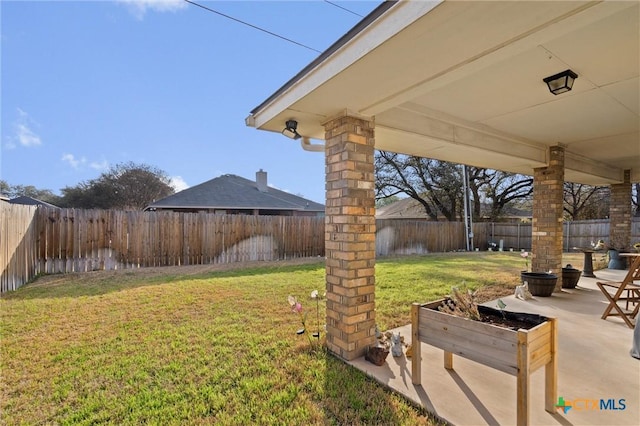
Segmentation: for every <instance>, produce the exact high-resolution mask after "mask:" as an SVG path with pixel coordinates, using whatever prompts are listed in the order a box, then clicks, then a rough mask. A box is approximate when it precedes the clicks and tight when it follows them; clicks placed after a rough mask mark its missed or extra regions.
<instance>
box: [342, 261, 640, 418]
mask: <svg viewBox="0 0 640 426" xmlns="http://www.w3.org/2000/svg"><path fill="white" fill-rule="evenodd" d="M624 275H625V271H619V270H608V269H607V270H600V271H597V276H598V278H587V277H581V278H580V281H579V283H578V286H577V287H576V288H575V289H571V290H563V291H562V292H560V293H556V294H554V296H553V297H538V298H535V299H534V300H527V301H524V300H521V299H516V298H515V297H513V296H509V297H505V298H503V299H502V300H503V301H504V302H505V303H506V305H507V308H505V309H507V310H511V311H517V312H530V313H537V314H541V315H543V316H552V317H556V318H558V348H557V349H558V384H557V386H558V388H557V389H558V397H562V398H563V399H564V400H565V401H566V402H569V403H571V404H573V407H572V408H571V409H569V410H568V411H567V412H566V413H564V412H563V410H562V409H558V410H557V412H556V413H555V414H551V413H548V412H547V411H545V409H544V406H545V400H544V390H545V385H544V379H545V375H544V369H541V370H538V371H536V372H534V373H533V375H532V384H531V394H530V401H529V404H530V423H531V424H534V425H637V424H640V406H639V405H638V404H639V402H640V386H639V384H640V362H639V361H638V360H637V359H634V358H632V357H631V356H630V355H629V350H630V349H631V345H632V337H633V330H631V329H630V328H629V327H627V326H626V324H625V323H624V322H623V321H622V320H621V319H620V318H611V317H609V318H608V319H607V320H602V319H600V317H601V315H602V312H603V311H604V309H605V308H606V306H607V300H606V299H605V297H604V296H603V295H602V293H601V292H600V290H599V289H598V288H597V286H596V281H598V280H612V281H620V280H621V279H622V278H623V276H624ZM486 305H487V306H492V307H495V306H496V302H495V301H494V302H489V303H487V304H486ZM393 331H394V332H396V333H397V332H400V333H401V334H402V335H403V336H405V340H406V341H407V342H409V341H410V340H411V326H410V325H407V326H404V327H400V328H398V329H395V330H393ZM443 359H444V353H443V351H442V350H440V349H437V348H435V347H432V346H429V345H427V344H424V343H422V385H421V386H415V385H413V384H412V379H413V378H412V376H411V359H410V358H407V357H405V356H402V357H397V358H394V357H392V356H391V355H389V356H388V357H387V361H386V363H385V364H384V365H383V366H380V367H378V366H376V365H374V364H372V363H370V362H368V361H366V360H365V359H364V358H357V359H355V360H353V361H349V363H350V364H351V365H353V366H354V367H356V368H358V369H360V370H362V371H363V372H364V373H366V374H367V375H369V376H371V377H372V378H374V379H375V380H377V381H378V382H380V383H381V384H383V385H384V386H388V387H389V388H390V389H393V390H394V391H396V392H399V393H401V394H402V395H404V396H406V397H407V398H409V399H410V400H412V401H414V402H415V403H417V404H418V405H420V406H423V407H425V408H426V409H427V410H428V411H429V412H431V413H433V414H435V415H436V416H438V417H439V418H441V419H443V420H445V421H447V422H449V423H451V424H456V425H474V426H475V425H484V424H489V425H496V424H502V425H508V424H516V380H515V378H514V376H511V375H509V374H507V373H502V372H499V371H497V370H494V369H491V368H489V367H485V366H483V365H481V364H478V363H476V362H473V361H468V360H466V359H464V358H461V357H457V356H454V370H453V371H450V370H446V369H445V368H444V367H443ZM601 399H602V400H605V401H607V403H608V401H609V400H613V401H615V404H614V405H615V408H612V407H613V406H612V405H609V409H601V408H600V400H601ZM593 401H596V402H593Z"/></svg>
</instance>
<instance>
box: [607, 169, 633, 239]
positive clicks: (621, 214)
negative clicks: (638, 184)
mask: <svg viewBox="0 0 640 426" xmlns="http://www.w3.org/2000/svg"><path fill="white" fill-rule="evenodd" d="M609 245H611V246H612V247H615V248H617V249H625V250H630V249H631V170H625V171H624V181H623V183H619V184H616V185H611V199H610V204H609Z"/></svg>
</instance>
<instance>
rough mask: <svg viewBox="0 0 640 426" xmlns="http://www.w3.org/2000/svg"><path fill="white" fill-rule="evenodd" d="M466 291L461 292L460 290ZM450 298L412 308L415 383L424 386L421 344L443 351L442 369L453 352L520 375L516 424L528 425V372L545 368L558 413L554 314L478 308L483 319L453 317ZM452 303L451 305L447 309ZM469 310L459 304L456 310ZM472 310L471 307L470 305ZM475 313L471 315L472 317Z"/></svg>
mask: <svg viewBox="0 0 640 426" xmlns="http://www.w3.org/2000/svg"><path fill="white" fill-rule="evenodd" d="M460 294H462V293H460ZM455 297H456V296H455V292H454V295H453V297H452V298H451V300H446V299H445V300H438V301H435V302H431V303H427V304H418V303H414V304H413V306H412V308H411V333H412V339H411V341H412V348H413V356H412V358H411V362H412V367H411V368H412V369H411V371H412V381H413V384H415V385H420V384H421V381H422V377H421V375H422V373H421V371H422V370H421V362H422V357H421V351H420V346H421V345H420V342H422V343H426V344H429V345H431V346H435V347H437V348H440V349H442V350H444V367H445V368H447V369H450V370H453V355H454V354H455V355H458V356H462V357H464V358H467V359H470V360H472V361H475V362H478V363H480V364H483V365H486V366H488V367H491V368H494V369H497V370H500V371H503V372H506V373H509V374H512V375H514V376H516V377H517V386H516V388H517V395H516V398H517V424H519V425H521V424H529V405H528V399H529V398H528V394H529V376H530V374H531V373H533V372H534V371H535V370H537V369H539V368H541V367H543V366H544V367H545V375H546V380H545V409H546V410H547V411H548V412H550V413H554V412H555V401H556V400H557V395H556V394H557V357H556V348H557V324H556V320H555V318H547V317H543V316H540V315H535V314H526V313H517V312H509V311H504V310H503V309H502V308H503V307H504V305H503V304H499V306H500V310H497V309H493V308H490V307H487V306H481V305H480V306H476V308H477V311H478V313H479V315H480V320H473V319H471V318H470V317H469V316H468V315H466V314H463V315H462V316H457V315H454V314H453V313H449V312H447V311H450V310H451V304H452V303H453V304H455V303H456V301H455V300H454V299H455ZM445 306H449V308H447V307H445ZM466 310H468V309H466V308H461V307H457V306H455V307H454V309H453V311H454V312H462V311H466ZM472 310H473V309H472ZM474 315H475V314H473V315H471V316H474Z"/></svg>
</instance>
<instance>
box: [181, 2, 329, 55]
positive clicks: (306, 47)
mask: <svg viewBox="0 0 640 426" xmlns="http://www.w3.org/2000/svg"><path fill="white" fill-rule="evenodd" d="M184 1H185V2H187V3H189V4H192V5H194V6H198V7H200V8H202V9H204V10H206V11H209V12H211V13H215V14H216V15H220V16H222V17H224V18H227V19H231V20H232V21H235V22H238V23H240V24H243V25H246V26H248V27H251V28H253V29H256V30H258V31H262V32H263V33H267V34H269V35H272V36H274V37H278V38H279V39H282V40H285V41H288V42H289V43H293V44H295V45H298V46H300V47H304V48H305V49H309V50H313V51H314V52H316V53H322V52H321V51H319V50H317V49H314V48H313V47H309V46H307V45H305V44H302V43H298V42H297V41H295V40H291V39H290V38H286V37H283V36H281V35H278V34H276V33H273V32H271V31H268V30H265V29H264V28H260V27H258V26H255V25H253V24H249V23H248V22H244V21H241V20H240V19H236V18H234V17H233V16H229V15H225V14H224V13H222V12H218V11H217V10H213V9H211V8H210V7H207V6H203V5H201V4H198V3H196V2H195V1H192V0H184Z"/></svg>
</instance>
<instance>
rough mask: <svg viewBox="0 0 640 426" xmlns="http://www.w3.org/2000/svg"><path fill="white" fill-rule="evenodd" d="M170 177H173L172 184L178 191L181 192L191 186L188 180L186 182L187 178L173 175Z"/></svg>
mask: <svg viewBox="0 0 640 426" xmlns="http://www.w3.org/2000/svg"><path fill="white" fill-rule="evenodd" d="M170 179H171V186H173V189H175V190H176V192H180V191H183V190H185V189H187V188H189V184H187V182H185V180H184V179H182V176H171V178H170Z"/></svg>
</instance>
